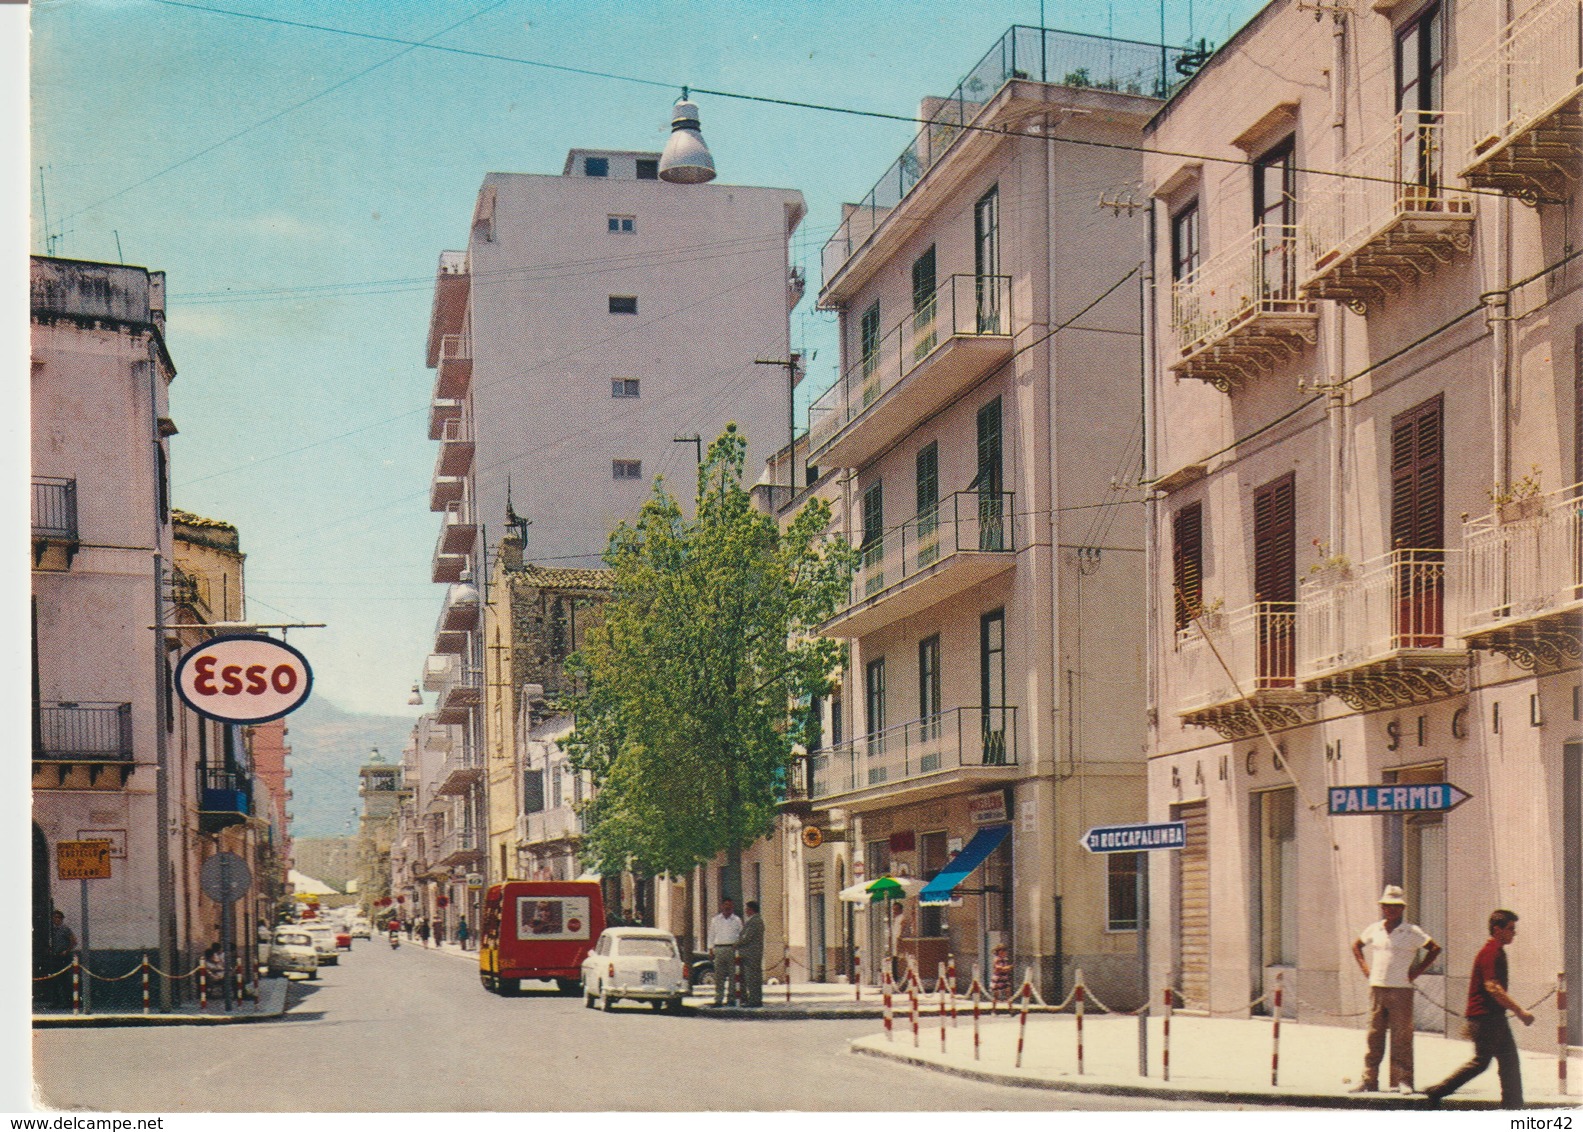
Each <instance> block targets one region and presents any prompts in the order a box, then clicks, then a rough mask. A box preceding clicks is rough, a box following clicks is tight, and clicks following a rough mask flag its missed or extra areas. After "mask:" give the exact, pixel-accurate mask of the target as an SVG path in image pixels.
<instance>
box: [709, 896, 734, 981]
mask: <svg viewBox="0 0 1583 1132" xmlns="http://www.w3.org/2000/svg"><path fill="white" fill-rule="evenodd" d="M741 938H742V917H741V916H738V915H737V914H736V906H735V905H734V904H733V903H732V901H731V897H729V896H722V897H721V898H720V911H719V912H718V913H716V914H715V916H714V918H713V919H711V920H710V921H709V954H710V956H711V957H712V958H713V959H714V965H715V1005H716V1006H721V1005H724V1003H725V1001H726V1000H727V997H728V996H727V993H726V988H727V987H728V986H729V987H730V988H731V989H730V994H729V1001H730V1003H731V1005H732V1006H735V1005H737V1002H738V993H737V986H736V979H735V975H736V966H737V941H738V940H740V939H741Z"/></svg>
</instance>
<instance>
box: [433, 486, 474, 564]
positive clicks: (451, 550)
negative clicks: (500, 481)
mask: <svg viewBox="0 0 1583 1132" xmlns="http://www.w3.org/2000/svg"><path fill="white" fill-rule="evenodd" d="M477 535H478V517H477V516H476V515H475V514H474V513H473V505H472V503H471V502H469V501H468V500H466V499H458V500H457V501H456V502H455V503H451V504H448V505H447V506H446V508H445V518H444V519H443V520H442V521H441V524H440V547H439V551H438V553H441V554H467V553H469V552H470V551H471V550H472V549H473V540H474V538H476V537H477Z"/></svg>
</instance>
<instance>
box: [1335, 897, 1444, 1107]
mask: <svg viewBox="0 0 1583 1132" xmlns="http://www.w3.org/2000/svg"><path fill="white" fill-rule="evenodd" d="M1406 911H1407V901H1406V899H1405V898H1404V897H1403V896H1402V890H1401V888H1400V887H1399V886H1398V885H1394V884H1388V885H1386V886H1385V892H1384V893H1383V894H1382V895H1381V896H1380V915H1381V917H1383V918H1382V919H1379V920H1376V921H1375V922H1374V923H1372V924H1370V925H1369V926H1368V927H1366V928H1364V929H1363V930H1362V931H1361V932H1359V933H1358V938H1357V939H1355V940H1354V941H1353V942H1352V957H1353V958H1354V959H1356V960H1357V962H1358V967H1359V968H1360V969H1361V970H1362V971H1363V974H1364V975H1365V976H1367V977H1368V980H1369V1000H1370V1003H1371V1007H1372V1008H1371V1010H1370V1012H1369V1037H1368V1048H1367V1052H1366V1053H1365V1054H1364V1057H1363V1080H1362V1082H1361V1083H1360V1084H1359V1085H1358V1086H1357V1087H1356V1088H1355V1089H1353V1090H1352V1091H1353V1092H1354V1093H1372V1092H1374V1091H1375V1090H1377V1089H1378V1088H1379V1087H1380V1062H1381V1060H1383V1058H1384V1056H1385V1035H1386V1034H1387V1033H1389V1034H1390V1037H1391V1088H1392V1089H1393V1090H1395V1091H1397V1092H1402V1093H1410V1092H1412V1091H1413V980H1414V979H1416V978H1417V977H1418V976H1419V975H1421V974H1423V972H1424V971H1425V970H1426V969H1428V967H1429V965H1430V964H1431V963H1433V962H1434V961H1435V957H1436V956H1437V955H1439V954H1440V945H1439V944H1438V943H1436V942H1435V941H1434V940H1433V939H1431V938H1430V937H1429V933H1428V932H1426V931H1424V929H1423V928H1421V927H1419V926H1418V925H1417V924H1409V923H1408V922H1407V921H1406V919H1405V918H1404V917H1405V913H1406ZM1365 947H1367V948H1370V949H1371V954H1370V956H1369V958H1368V959H1365V958H1364V956H1363V949H1364V948H1365ZM1420 951H1421V952H1422V955H1420V954H1419V953H1420Z"/></svg>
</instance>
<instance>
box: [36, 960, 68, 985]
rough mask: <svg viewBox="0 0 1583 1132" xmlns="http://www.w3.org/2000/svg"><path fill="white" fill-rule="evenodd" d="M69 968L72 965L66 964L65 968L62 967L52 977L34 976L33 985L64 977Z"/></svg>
mask: <svg viewBox="0 0 1583 1132" xmlns="http://www.w3.org/2000/svg"><path fill="white" fill-rule="evenodd" d="M71 968H72V965H71V964H70V963H68V964H66V966H64V967H62V968H61V969H60V970H59V971H56V972H55V973H54V974H53V975H34V976H33V981H34V982H35V983H42V982H45V981H46V980H48V979H58V978H60V977H61V976H62V975H64V974H65V973H66V972H67V971H70V970H71Z"/></svg>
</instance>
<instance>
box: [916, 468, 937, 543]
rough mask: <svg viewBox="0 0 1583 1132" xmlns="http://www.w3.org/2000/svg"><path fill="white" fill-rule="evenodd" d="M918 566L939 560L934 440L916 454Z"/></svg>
mask: <svg viewBox="0 0 1583 1132" xmlns="http://www.w3.org/2000/svg"><path fill="white" fill-rule="evenodd" d="M917 477H918V491H917V496H918V499H917V501H918V511H917V515H918V537H917V544H918V565H919V566H920V567H922V566H927V565H929V563H931V562H933V561H934V560H935V559H936V558H938V557H940V542H939V537H938V535H937V533H936V532H937V530H938V527H939V525H940V448H939V445H937V444H936V443H935V442H934V441H930V442H929V443H928V444H925V445H924V446H923V447H922V448H921V449H919V451H918V460H917Z"/></svg>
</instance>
